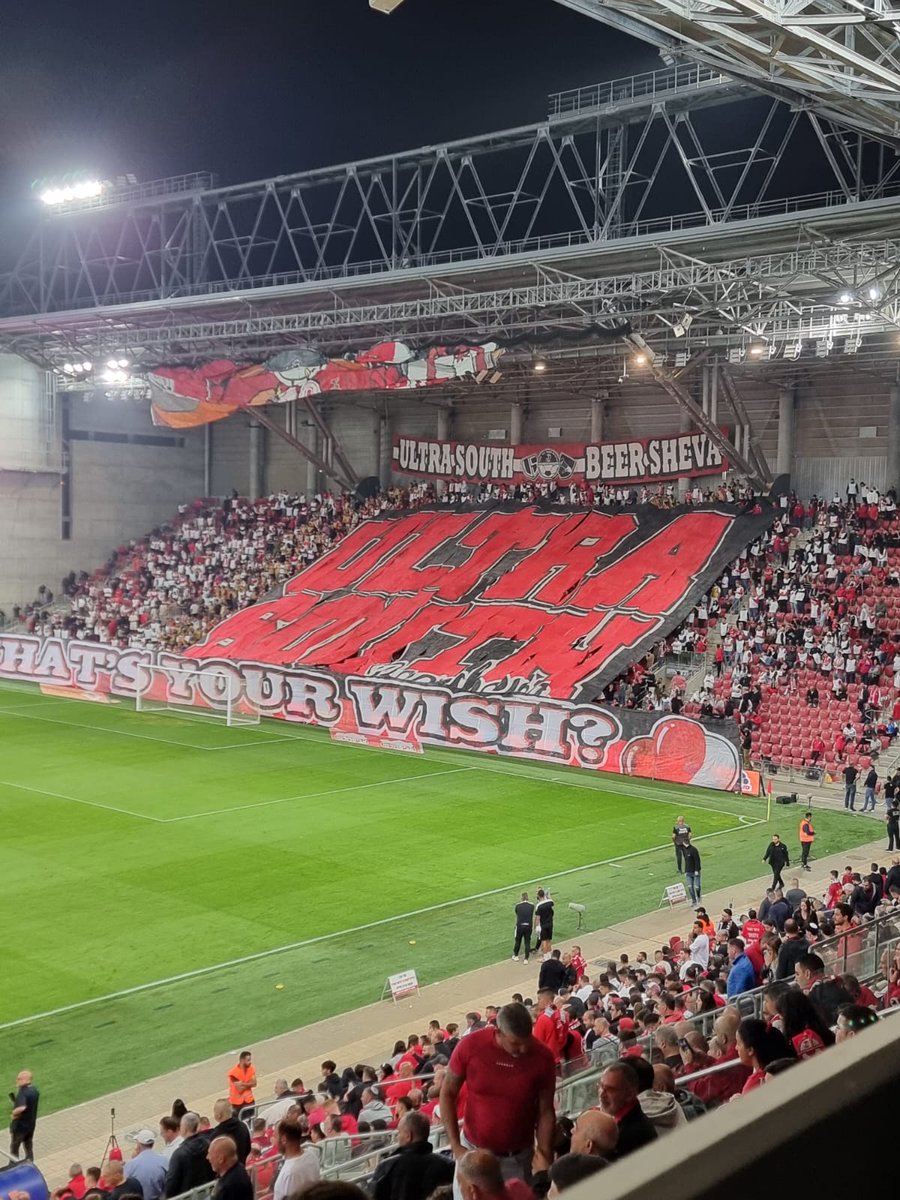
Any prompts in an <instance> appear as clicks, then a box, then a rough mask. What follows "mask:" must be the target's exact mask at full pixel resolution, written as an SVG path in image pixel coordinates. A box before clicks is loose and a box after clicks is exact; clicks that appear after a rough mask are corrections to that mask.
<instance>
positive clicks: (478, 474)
mask: <svg viewBox="0 0 900 1200" xmlns="http://www.w3.org/2000/svg"><path fill="white" fill-rule="evenodd" d="M393 465H394V470H395V471H397V472H398V473H399V474H401V475H415V476H418V477H420V478H421V477H423V476H424V477H432V478H437V479H451V480H456V481H458V482H460V483H496V484H500V483H511V484H515V483H528V482H539V483H540V482H543V483H553V482H555V483H557V484H570V483H597V484H608V483H613V484H616V483H650V482H652V481H655V480H661V479H677V478H679V477H680V476H694V475H718V474H720V473H721V472H722V471H725V470H726V469H727V467H728V463H727V461H726V460H725V459H724V458H723V457H722V453H721V451H720V450H719V448H718V447H717V446H716V445H715V444H714V443H713V442H712V441H711V440H710V439H709V438H708V437H707V435H706V434H705V433H674V434H670V435H669V436H667V437H655V438H641V439H633V440H631V441H624V442H588V443H583V442H582V443H573V442H569V443H560V444H559V445H554V446H547V445H540V444H535V445H521V446H511V445H507V444H504V443H493V444H492V443H484V442H442V441H435V440H431V439H428V438H408V437H399V436H398V437H395V438H394V447H393Z"/></svg>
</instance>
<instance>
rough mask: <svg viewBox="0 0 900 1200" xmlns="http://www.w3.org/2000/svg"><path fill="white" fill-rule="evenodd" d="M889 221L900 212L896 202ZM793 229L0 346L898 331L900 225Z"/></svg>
mask: <svg viewBox="0 0 900 1200" xmlns="http://www.w3.org/2000/svg"><path fill="white" fill-rule="evenodd" d="M885 223H886V224H887V225H889V226H890V225H892V224H895V223H896V217H895V216H894V215H893V213H891V214H887V215H886V218H885ZM760 236H762V235H760ZM793 237H794V240H796V239H798V238H803V239H804V241H805V243H806V244H804V245H802V246H801V247H799V248H795V249H791V250H782V251H779V252H769V253H760V254H753V255H748V254H746V253H745V252H742V251H743V246H744V244H745V241H746V239H745V238H743V237H741V235H740V234H739V233H738V232H736V233H735V234H734V236H732V237H729V238H727V239H723V240H722V243H721V244H720V245H718V246H717V247H715V257H708V258H703V257H700V254H699V249H698V250H697V251H695V252H694V253H693V254H689V253H687V252H686V251H684V250H678V249H676V248H675V247H668V248H666V247H661V246H654V247H649V246H645V247H644V249H643V259H644V261H645V264H646V265H645V266H644V267H643V269H640V270H638V269H631V270H622V269H621V268H619V269H616V266H615V265H614V264H613V263H611V262H608V261H607V258H608V257H610V256H613V255H614V251H613V250H612V249H610V250H608V251H607V253H606V255H599V256H597V257H594V258H588V259H587V260H586V261H585V262H583V263H582V264H581V269H580V271H579V272H575V271H574V269H573V270H569V271H564V270H562V269H560V268H553V267H550V266H549V265H544V264H540V263H532V264H531V265H530V267H529V266H522V267H521V268H520V270H519V273H518V275H517V278H516V280H515V281H513V282H510V283H508V284H506V285H504V286H502V287H496V286H494V287H491V286H489V280H486V281H485V285H484V286H481V287H478V286H476V285H475V284H473V283H469V285H468V286H463V285H462V284H460V283H454V282H451V281H447V280H440V279H438V280H434V281H423V282H420V285H419V293H420V294H418V295H416V296H414V297H412V298H409V299H397V298H395V294H394V293H393V292H391V291H388V292H386V293H385V295H384V297H383V298H379V299H373V300H367V299H366V298H365V297H364V296H354V295H350V294H343V293H334V294H330V293H327V292H326V293H323V292H322V291H321V290H319V291H312V292H310V293H309V294H308V295H306V294H304V295H303V296H302V297H301V298H300V299H302V303H299V302H298V298H296V297H295V298H294V300H293V301H290V302H286V303H285V306H284V310H283V311H272V310H271V309H266V308H265V307H263V308H260V309H258V310H254V308H253V307H252V306H249V307H248V306H247V305H244V304H240V305H238V304H232V305H230V306H229V310H228V311H227V312H226V313H225V314H223V315H219V314H215V313H209V312H208V310H207V309H206V308H205V307H204V306H200V307H197V308H194V309H190V308H187V307H182V308H181V309H180V310H178V311H175V310H172V311H168V312H167V311H166V310H165V309H164V308H159V309H154V310H153V312H152V313H148V312H146V311H143V310H140V309H138V310H137V311H129V310H127V309H117V310H115V312H114V313H109V312H108V311H102V310H101V311H100V312H99V313H86V314H78V313H75V314H71V315H69V316H68V317H66V318H64V319H63V318H61V317H60V316H58V315H54V316H50V317H29V318H15V319H13V318H10V319H8V320H7V321H6V322H3V323H2V324H0V348H2V349H4V350H9V351H12V352H15V353H20V354H25V355H27V356H28V357H30V358H33V359H35V360H36V361H39V362H41V363H43V364H44V365H49V366H56V367H59V366H60V365H61V364H62V362H63V361H64V360H65V359H69V360H72V361H81V360H82V359H90V360H92V361H105V359H106V358H108V357H110V356H113V357H117V356H118V355H119V354H121V353H122V351H123V349H126V350H127V352H128V353H129V355H130V356H131V357H132V358H133V359H134V360H135V362H136V363H137V364H138V365H139V366H142V367H143V368H144V369H149V368H151V367H153V366H156V365H159V364H160V363H164V362H167V363H172V362H177V361H182V362H194V361H202V360H203V359H208V358H215V357H231V358H235V359H237V360H240V361H253V360H259V359H262V358H265V357H267V356H268V355H270V354H273V353H275V352H276V351H278V350H281V349H285V348H287V347H291V346H296V345H298V344H308V343H310V342H314V343H315V344H316V345H317V346H318V347H320V348H321V349H323V350H328V351H330V352H332V353H340V352H341V351H342V350H343V349H344V348H346V347H351V346H353V345H360V344H365V343H367V342H371V341H373V340H381V339H388V340H394V339H396V340H413V341H416V340H418V341H425V340H438V341H443V342H446V343H453V342H454V341H455V340H459V339H472V338H474V339H476V340H485V339H497V340H501V341H502V340H504V339H509V338H515V337H520V336H522V335H525V336H526V337H529V338H533V339H534V340H535V342H536V343H537V344H542V343H546V342H547V340H548V339H552V338H553V337H554V336H556V335H557V334H558V333H559V331H561V330H570V331H572V332H573V333H576V334H577V333H578V332H579V331H581V332H582V334H583V336H584V337H585V338H588V337H589V332H590V330H591V329H594V328H598V327H599V329H600V330H603V329H605V330H606V331H607V332H609V333H615V332H616V331H617V330H618V329H620V328H621V327H623V326H626V325H627V326H629V327H630V328H631V329H633V330H635V331H636V332H639V333H640V334H641V336H643V337H644V338H645V339H647V340H648V341H651V342H652V344H653V346H654V348H655V350H656V352H657V354H658V355H660V356H662V355H666V354H668V355H671V356H672V357H675V356H680V357H684V358H685V359H689V358H690V356H691V355H696V354H698V353H700V352H702V351H703V350H704V349H705V348H706V347H708V346H717V347H721V348H722V349H728V350H730V351H731V352H733V353H734V355H735V359H734V360H733V361H734V362H735V363H739V362H740V361H741V360H742V358H743V357H744V356H746V355H748V354H750V355H753V354H754V353H756V354H760V355H763V356H764V357H765V359H766V361H768V362H771V361H774V360H782V359H784V358H785V357H787V358H790V357H792V356H794V357H798V356H799V354H800V353H801V352H802V347H803V345H804V344H805V345H806V346H807V348H809V347H811V345H812V343H814V342H816V343H817V342H823V341H824V342H825V343H827V344H828V346H829V347H833V346H834V345H835V344H837V345H838V346H839V347H841V348H843V347H845V346H846V347H849V348H848V349H847V350H846V352H847V353H852V352H854V350H853V347H854V346H855V349H856V350H857V351H858V350H859V349H860V347H861V346H862V345H863V343H864V341H866V340H868V342H870V343H872V344H874V341H873V339H875V338H876V337H879V338H881V339H882V343H883V339H884V338H886V337H893V338H894V339H897V337H898V334H900V238H886V237H873V236H864V235H860V236H858V237H856V238H854V239H853V240H851V239H850V238H849V237H845V238H844V239H843V240H840V241H835V240H831V239H830V238H829V237H827V236H825V234H824V233H822V232H820V231H818V230H816V229H804V228H803V227H798V228H796V229H795V230H794V235H793ZM712 249H713V247H712V246H710V247H709V248H708V251H707V253H709V251H710V250H712ZM588 271H589V272H590V273H588ZM529 276H530V278H529ZM411 331H414V332H411ZM882 343H879V347H880V346H881V344H882ZM594 346H595V350H594V352H595V353H596V352H602V349H600V350H598V348H597V344H596V342H594ZM557 349H560V350H565V347H564V346H560V347H557ZM551 352H552V351H551ZM879 352H880V349H879ZM726 387H727V384H726ZM738 402H739V398H738ZM756 465H757V466H758V467H760V469H761V470H762V468H763V464H762V463H757V464H756Z"/></svg>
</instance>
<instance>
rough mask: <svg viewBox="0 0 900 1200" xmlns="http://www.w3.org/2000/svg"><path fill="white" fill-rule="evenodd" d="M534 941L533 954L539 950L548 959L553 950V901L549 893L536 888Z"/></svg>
mask: <svg viewBox="0 0 900 1200" xmlns="http://www.w3.org/2000/svg"><path fill="white" fill-rule="evenodd" d="M534 920H535V935H534V937H535V941H534V952H535V954H536V953H537V951H538V949H539V948H540V950H541V953H542V956H543V957H544V958H549V957H550V951H551V950H552V948H553V901H552V900H551V899H550V893H549V891H548V892H545V891H544V889H543V888H538V894H537V904H536V905H535V906H534Z"/></svg>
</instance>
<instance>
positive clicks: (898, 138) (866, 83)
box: [557, 0, 900, 146]
mask: <svg viewBox="0 0 900 1200" xmlns="http://www.w3.org/2000/svg"><path fill="white" fill-rule="evenodd" d="M557 3H558V4H563V5H565V6H566V7H567V8H571V9H574V10H576V11H577V12H581V13H584V14H585V15H586V16H589V17H593V18H594V19H595V20H597V21H602V22H603V23H604V24H606V25H612V26H615V27H616V28H619V29H622V30H624V31H625V32H627V33H630V34H633V35H634V36H635V37H638V38H640V39H642V40H643V41H647V42H651V43H652V44H654V45H656V46H658V47H659V49H660V51H661V53H662V55H663V58H664V59H666V60H667V61H672V60H673V59H674V58H678V57H686V58H688V59H691V60H693V61H695V62H698V63H702V64H704V65H705V66H707V67H709V68H711V69H714V70H720V71H724V72H726V73H728V74H729V75H731V76H732V78H734V79H735V80H738V81H741V82H744V83H749V84H752V85H753V86H755V87H757V88H758V89H759V90H760V91H763V92H769V93H770V94H773V95H778V96H780V97H782V98H789V99H791V100H793V101H794V102H795V103H801V104H804V105H808V106H811V107H812V108H813V109H814V110H815V111H816V112H817V113H818V114H819V115H820V116H822V117H825V118H826V119H828V120H830V121H836V122H838V123H840V124H842V125H846V126H849V127H851V128H853V129H857V130H860V131H863V132H865V133H868V134H871V135H873V136H876V137H881V138H884V139H886V140H887V141H889V142H891V143H893V144H894V145H895V146H896V145H898V144H900V8H898V7H897V6H896V3H893V2H892V0H703V3H697V2H696V0H557Z"/></svg>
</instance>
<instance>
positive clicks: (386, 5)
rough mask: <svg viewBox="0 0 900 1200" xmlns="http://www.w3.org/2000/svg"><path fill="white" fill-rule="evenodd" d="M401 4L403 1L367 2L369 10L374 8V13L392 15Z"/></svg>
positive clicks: (382, 0) (380, 0) (372, 0)
mask: <svg viewBox="0 0 900 1200" xmlns="http://www.w3.org/2000/svg"><path fill="white" fill-rule="evenodd" d="M402 3H403V0H369V8H374V9H375V11H376V12H383V13H392V12H393V11H394V9H395V8H399V7H400V5H401V4H402Z"/></svg>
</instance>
